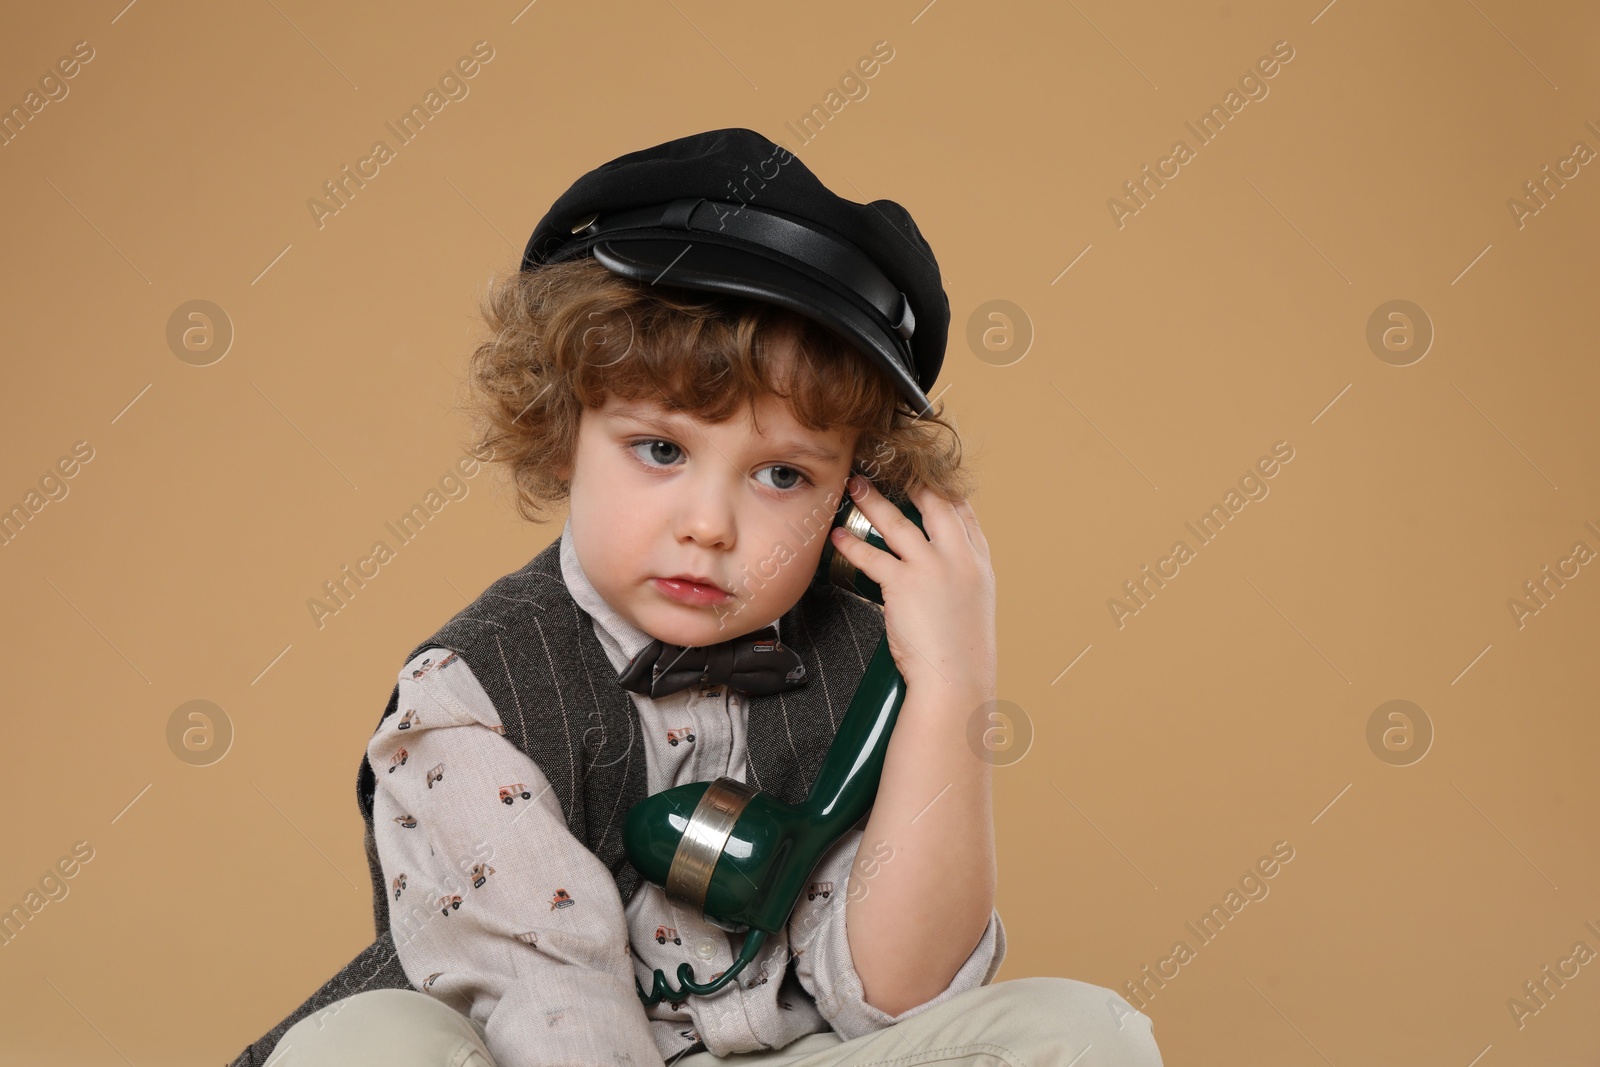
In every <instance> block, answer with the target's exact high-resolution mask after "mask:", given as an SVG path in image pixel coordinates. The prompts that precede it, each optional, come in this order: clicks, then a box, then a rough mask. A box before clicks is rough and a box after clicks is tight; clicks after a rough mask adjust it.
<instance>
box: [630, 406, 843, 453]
mask: <svg viewBox="0 0 1600 1067" xmlns="http://www.w3.org/2000/svg"><path fill="white" fill-rule="evenodd" d="M611 414H612V417H613V418H617V419H622V420H624V421H627V422H632V423H636V424H638V425H640V426H644V427H647V428H649V429H652V430H661V431H664V432H667V433H676V432H679V427H680V426H681V421H679V420H677V419H669V418H666V417H663V416H659V415H638V414H634V413H632V412H628V411H614V412H612V413H611ZM771 448H772V450H773V451H774V452H776V453H779V454H782V455H788V456H798V457H803V458H809V459H815V460H818V461H820V462H823V463H833V462H835V461H837V460H838V458H839V453H837V452H835V451H833V450H832V449H830V448H824V447H823V446H822V445H818V444H812V443H810V442H806V441H778V442H776V443H775V444H773V445H772V446H771Z"/></svg>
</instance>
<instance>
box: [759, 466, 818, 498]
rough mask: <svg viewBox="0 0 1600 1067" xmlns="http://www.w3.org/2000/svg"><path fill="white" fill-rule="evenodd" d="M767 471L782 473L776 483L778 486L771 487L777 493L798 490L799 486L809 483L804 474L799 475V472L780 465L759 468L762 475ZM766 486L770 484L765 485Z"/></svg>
mask: <svg viewBox="0 0 1600 1067" xmlns="http://www.w3.org/2000/svg"><path fill="white" fill-rule="evenodd" d="M767 471H782V472H783V474H782V475H780V476H779V477H778V482H779V483H780V484H777V485H773V486H772V488H774V489H776V490H778V491H779V492H788V491H789V490H792V489H798V488H799V487H800V486H802V485H804V484H806V483H807V482H808V481H809V479H808V478H807V477H806V476H805V475H804V474H801V473H800V472H799V471H797V470H795V469H794V468H793V467H785V466H784V465H783V464H781V463H774V464H773V465H772V466H770V467H763V468H761V472H762V473H765V472H767ZM767 484H771V483H767Z"/></svg>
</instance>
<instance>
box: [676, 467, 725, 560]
mask: <svg viewBox="0 0 1600 1067" xmlns="http://www.w3.org/2000/svg"><path fill="white" fill-rule="evenodd" d="M735 512H736V509H735V506H734V500H733V494H732V493H731V492H729V491H728V489H727V488H726V487H725V486H722V485H711V484H706V483H704V482H702V483H700V484H692V483H691V484H689V485H687V486H685V490H684V498H683V499H682V500H681V501H680V502H679V506H678V523H677V525H678V533H679V536H681V537H692V538H693V539H694V540H696V541H698V542H699V543H701V544H702V545H705V546H707V547H715V548H727V547H730V546H731V545H732V544H733V539H734V533H735V530H736V528H737V521H736V513H735Z"/></svg>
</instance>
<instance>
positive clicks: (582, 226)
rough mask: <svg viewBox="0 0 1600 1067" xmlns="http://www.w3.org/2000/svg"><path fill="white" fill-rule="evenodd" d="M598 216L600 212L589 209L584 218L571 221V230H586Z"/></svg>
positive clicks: (576, 231) (578, 231)
mask: <svg viewBox="0 0 1600 1067" xmlns="http://www.w3.org/2000/svg"><path fill="white" fill-rule="evenodd" d="M599 217H600V212H598V211H591V212H590V213H589V214H588V216H587V217H586V218H584V219H581V220H580V221H578V222H575V223H573V225H572V232H573V233H582V232H583V231H584V230H587V229H588V228H589V227H590V226H593V225H594V220H595V219H597V218H599Z"/></svg>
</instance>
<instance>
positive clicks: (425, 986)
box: [422, 971, 444, 993]
mask: <svg viewBox="0 0 1600 1067" xmlns="http://www.w3.org/2000/svg"><path fill="white" fill-rule="evenodd" d="M443 973H444V972H443V971H434V972H433V973H432V974H430V975H428V977H427V978H425V979H423V982H422V991H423V992H424V993H426V992H427V991H428V990H430V989H432V988H433V983H435V982H437V981H438V980H439V976H440V975H441V974H443Z"/></svg>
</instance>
